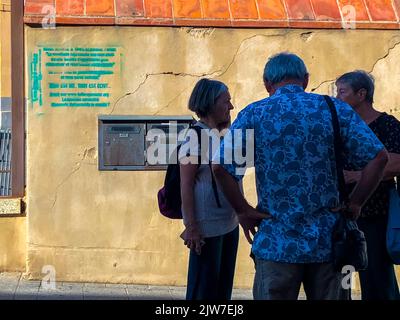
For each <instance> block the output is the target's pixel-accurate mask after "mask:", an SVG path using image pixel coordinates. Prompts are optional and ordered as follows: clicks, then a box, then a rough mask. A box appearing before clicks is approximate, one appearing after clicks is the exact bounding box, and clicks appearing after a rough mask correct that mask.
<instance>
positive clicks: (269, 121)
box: [213, 53, 388, 300]
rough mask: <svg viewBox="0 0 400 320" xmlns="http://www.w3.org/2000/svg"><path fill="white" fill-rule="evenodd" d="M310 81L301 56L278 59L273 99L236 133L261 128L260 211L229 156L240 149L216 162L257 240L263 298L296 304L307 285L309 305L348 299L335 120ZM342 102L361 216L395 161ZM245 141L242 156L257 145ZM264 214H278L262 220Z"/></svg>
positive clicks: (245, 113) (354, 210)
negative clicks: (340, 241) (338, 230)
mask: <svg viewBox="0 0 400 320" xmlns="http://www.w3.org/2000/svg"><path fill="white" fill-rule="evenodd" d="M308 79H309V75H308V72H307V68H306V66H305V64H304V62H303V61H302V60H301V59H300V58H299V57H298V56H296V55H294V54H291V53H280V54H277V55H274V56H272V57H271V58H270V59H269V61H268V62H267V64H266V66H265V71H264V84H265V87H266V89H267V91H268V92H269V94H270V97H269V98H265V99H263V100H261V101H257V102H254V103H252V104H250V105H249V106H247V107H246V108H245V109H244V110H242V111H241V112H240V113H239V115H238V117H237V119H236V120H235V121H234V123H233V124H232V126H231V128H230V130H232V131H233V130H244V131H245V130H254V135H253V136H254V137H255V138H254V141H251V143H254V167H255V174H256V187H257V195H258V205H257V209H254V208H253V207H252V206H250V205H249V204H248V202H247V201H246V200H245V198H244V197H243V196H242V194H241V193H240V190H239V189H238V187H237V183H236V180H240V179H242V176H241V175H239V174H238V170H236V169H237V168H238V165H237V164H236V163H226V162H224V157H223V156H222V155H225V154H227V151H229V150H227V149H229V148H232V149H233V150H231V151H236V152H237V151H238V150H235V149H236V148H239V147H238V144H234V145H233V146H232V145H231V144H229V143H227V142H226V143H224V142H222V144H221V150H220V156H221V157H222V159H221V162H220V164H215V165H214V166H213V170H214V173H215V176H216V178H217V180H218V182H219V183H220V185H221V187H222V189H223V192H224V194H225V195H226V198H227V199H228V201H229V202H230V203H231V204H232V207H233V208H234V209H235V211H236V212H237V213H238V217H239V221H240V224H241V225H242V227H243V230H244V233H245V236H246V238H247V240H248V241H249V242H250V243H252V254H253V255H254V257H255V268H256V273H255V279H254V287H253V294H254V298H255V299H271V300H272V299H274V300H284V299H290V300H294V299H297V297H298V293H299V289H300V285H301V284H302V283H303V285H304V290H305V292H306V295H307V299H311V300H322V299H330V300H332V299H333V300H336V299H341V298H344V295H343V294H342V293H343V290H342V286H341V282H342V278H343V277H342V274H341V273H340V272H337V271H335V269H334V266H333V263H332V240H331V238H332V231H333V227H334V225H335V223H336V221H337V219H338V216H339V214H338V213H337V210H335V209H336V207H338V206H339V195H338V186H337V178H336V177H337V173H336V167H335V165H336V163H335V157H334V154H335V153H334V138H333V137H334V135H333V126H332V118H331V113H330V109H329V108H328V106H327V104H326V101H325V99H324V97H323V96H321V95H317V94H311V93H306V92H305V91H304V90H305V89H306V87H307V84H308ZM333 102H334V105H335V108H336V110H337V113H338V118H339V125H340V132H341V139H342V145H343V149H344V152H345V155H346V160H347V161H348V163H351V164H352V165H353V166H354V167H356V168H358V169H359V170H361V171H362V173H361V178H360V180H359V182H358V184H357V185H356V187H355V188H354V190H353V192H352V193H351V194H350V197H349V202H348V203H346V208H345V210H343V212H347V215H348V218H351V219H356V218H357V217H358V215H359V214H360V209H361V207H362V205H363V204H364V202H365V201H366V200H367V199H368V197H369V196H370V195H371V193H372V192H373V190H374V189H375V188H376V186H377V185H378V183H379V181H380V180H381V178H382V173H383V168H384V167H385V165H386V163H387V161H388V155H387V152H386V149H385V148H384V146H383V145H382V143H381V142H380V141H379V140H378V139H377V138H376V137H375V135H374V134H373V132H372V131H371V130H370V129H369V128H368V126H367V125H366V124H365V123H364V122H363V121H362V120H361V118H360V117H359V116H358V115H357V113H355V112H354V111H353V110H352V108H351V107H350V106H349V105H348V104H346V103H344V102H341V101H339V100H337V99H333ZM242 139H243V140H246V135H245V134H242ZM244 142H245V143H242V144H241V146H243V147H242V150H240V151H242V152H243V150H245V144H246V143H249V141H244ZM228 153H229V152H228ZM241 172H242V171H241ZM260 213H265V214H266V215H269V217H268V218H264V219H262V220H261V221H260V220H257V219H256V217H257V216H259V214H260ZM250 234H253V236H254V238H253V239H252V237H251V235H250Z"/></svg>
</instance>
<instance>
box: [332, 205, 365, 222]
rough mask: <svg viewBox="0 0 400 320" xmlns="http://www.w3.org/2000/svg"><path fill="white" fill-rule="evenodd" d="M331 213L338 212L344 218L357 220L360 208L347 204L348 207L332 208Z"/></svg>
mask: <svg viewBox="0 0 400 320" xmlns="http://www.w3.org/2000/svg"><path fill="white" fill-rule="evenodd" d="M331 211H332V212H339V211H341V213H342V214H343V215H344V216H345V218H347V219H350V220H357V219H358V217H359V216H360V214H361V206H359V205H356V204H352V203H349V204H348V205H342V206H340V207H337V208H334V209H332V210H331Z"/></svg>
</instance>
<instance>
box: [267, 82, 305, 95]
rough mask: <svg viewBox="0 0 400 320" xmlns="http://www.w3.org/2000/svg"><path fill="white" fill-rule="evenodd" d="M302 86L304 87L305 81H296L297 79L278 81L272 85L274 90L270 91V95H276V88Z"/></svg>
mask: <svg viewBox="0 0 400 320" xmlns="http://www.w3.org/2000/svg"><path fill="white" fill-rule="evenodd" d="M289 85H292V86H300V87H302V88H303V82H302V81H296V80H285V81H281V82H279V83H276V84H274V85H273V87H272V91H271V92H269V94H270V96H272V95H274V94H275V92H276V90H278V89H279V88H282V87H284V86H289Z"/></svg>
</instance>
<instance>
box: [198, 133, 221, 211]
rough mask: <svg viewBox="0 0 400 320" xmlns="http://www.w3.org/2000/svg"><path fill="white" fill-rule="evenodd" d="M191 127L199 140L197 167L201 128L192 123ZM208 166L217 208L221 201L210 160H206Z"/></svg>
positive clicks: (199, 163)
mask: <svg viewBox="0 0 400 320" xmlns="http://www.w3.org/2000/svg"><path fill="white" fill-rule="evenodd" d="M191 128H192V129H193V130H194V131H196V134H197V138H198V141H199V146H200V148H199V150H200V152H199V158H198V161H197V163H198V167H200V165H201V130H202V128H201V127H200V126H198V125H193V126H192V127H191ZM208 166H209V168H210V174H211V185H212V189H213V193H214V198H215V201H216V202H217V206H218V208H221V207H222V206H221V202H220V200H219V194H218V187H217V182H216V181H215V178H214V173H213V171H212V167H211V161H209V162H208Z"/></svg>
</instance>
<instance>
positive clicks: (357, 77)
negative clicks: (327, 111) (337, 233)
mask: <svg viewBox="0 0 400 320" xmlns="http://www.w3.org/2000/svg"><path fill="white" fill-rule="evenodd" d="M336 86H337V91H338V93H337V98H339V99H341V100H343V101H345V102H347V103H348V104H350V105H351V106H352V107H353V108H354V110H355V111H356V112H357V113H358V114H359V115H360V116H361V118H362V119H363V120H364V121H365V122H366V123H367V124H368V125H369V127H370V128H371V130H372V131H373V132H374V133H375V134H376V136H377V137H378V138H379V140H380V141H381V142H382V143H383V145H384V146H385V148H386V150H387V151H388V152H389V156H390V159H389V163H388V165H387V166H386V167H385V171H384V177H383V180H382V182H381V183H380V185H379V186H378V188H377V189H376V190H375V192H374V193H373V194H372V196H371V197H370V198H369V200H368V201H367V203H366V204H365V205H364V206H363V208H362V211H361V216H360V218H359V219H358V220H357V223H358V226H359V228H360V229H361V230H362V231H363V232H364V234H365V237H366V240H367V249H368V268H367V270H365V271H360V272H359V275H360V284H361V297H362V300H400V293H399V287H398V284H397V280H396V273H395V269H394V266H393V262H392V260H391V258H390V256H389V254H388V253H387V249H386V229H387V220H388V211H389V192H390V189H391V188H393V187H394V183H395V180H394V177H396V176H399V177H400V121H398V120H397V119H396V118H395V117H394V116H392V115H389V114H387V113H385V112H379V111H377V110H375V109H374V108H373V95H374V80H373V78H372V77H371V76H370V75H369V74H367V73H366V72H364V71H354V72H350V73H346V74H344V75H342V76H341V77H340V78H338V79H337V81H336ZM346 169H347V170H348V171H345V172H344V173H345V179H346V183H347V186H348V188H349V190H348V191H349V192H350V191H351V190H352V188H353V187H354V185H355V184H356V183H357V182H358V180H359V179H360V176H361V172H360V171H352V170H351V169H352V168H351V167H347V168H346Z"/></svg>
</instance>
